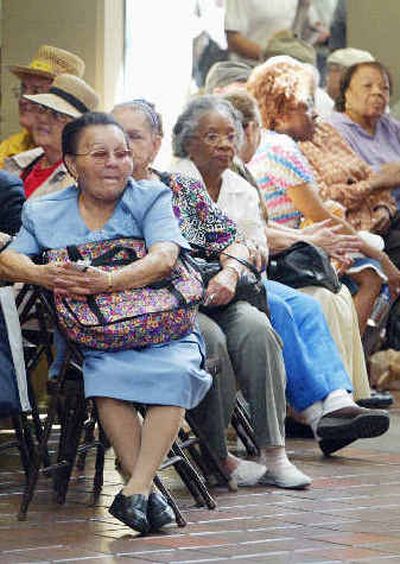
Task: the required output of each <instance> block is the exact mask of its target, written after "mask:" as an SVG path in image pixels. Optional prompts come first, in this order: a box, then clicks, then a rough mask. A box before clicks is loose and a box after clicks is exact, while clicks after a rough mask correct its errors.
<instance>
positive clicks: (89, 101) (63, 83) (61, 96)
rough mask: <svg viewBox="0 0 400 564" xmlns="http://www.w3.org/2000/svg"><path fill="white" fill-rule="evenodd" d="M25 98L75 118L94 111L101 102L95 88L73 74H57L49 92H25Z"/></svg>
mask: <svg viewBox="0 0 400 564" xmlns="http://www.w3.org/2000/svg"><path fill="white" fill-rule="evenodd" d="M23 98H26V100H30V101H31V102H34V103H35V104H40V105H41V106H44V107H45V108H51V109H52V110H55V111H56V112H59V113H60V114H64V115H66V116H70V117H73V118H76V117H79V116H81V115H82V114H84V113H86V112H91V111H93V110H94V109H95V108H96V106H97V104H98V103H99V97H98V95H97V94H96V92H95V91H94V90H93V88H92V87H91V86H89V84H87V83H86V82H85V81H84V80H82V79H81V78H79V77H78V76H74V75H72V74H60V75H59V76H57V77H56V78H55V79H54V82H53V84H52V85H51V88H50V90H49V91H48V92H44V93H43V94H25V95H24V96H23Z"/></svg>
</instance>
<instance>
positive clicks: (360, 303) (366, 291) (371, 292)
mask: <svg viewBox="0 0 400 564" xmlns="http://www.w3.org/2000/svg"><path fill="white" fill-rule="evenodd" d="M351 278H353V279H354V280H355V282H356V283H357V286H358V291H357V293H356V294H355V296H354V298H353V299H354V306H355V308H356V311H357V315H358V324H359V327H360V333H361V335H363V334H364V331H365V328H366V326H367V321H368V318H369V316H370V315H371V311H372V308H373V307H374V303H375V300H376V298H377V297H378V296H379V292H380V291H381V287H382V278H381V277H380V276H378V275H377V273H376V272H375V270H372V268H368V269H366V270H361V272H357V273H352V274H351Z"/></svg>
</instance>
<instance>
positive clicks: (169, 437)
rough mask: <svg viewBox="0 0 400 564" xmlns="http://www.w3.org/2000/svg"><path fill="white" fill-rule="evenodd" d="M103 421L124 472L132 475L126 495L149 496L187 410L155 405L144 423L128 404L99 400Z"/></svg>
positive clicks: (148, 412) (124, 491)
mask: <svg viewBox="0 0 400 564" xmlns="http://www.w3.org/2000/svg"><path fill="white" fill-rule="evenodd" d="M96 405H97V408H98V411H99V416H100V421H101V424H102V425H103V428H104V431H105V433H106V435H107V437H108V439H109V441H110V443H111V445H112V447H113V448H114V451H115V453H116V455H117V457H118V459H119V461H120V463H121V466H122V469H123V470H124V473H126V474H127V475H128V476H130V478H129V481H128V483H127V484H126V486H125V488H124V490H123V493H124V495H126V496H130V495H132V494H137V493H140V494H144V495H146V496H147V495H148V493H149V491H150V489H151V485H152V481H153V478H154V475H155V473H156V471H157V469H158V467H159V466H160V464H161V463H162V461H163V460H164V458H165V456H166V455H167V453H168V451H169V449H170V447H171V445H172V443H173V441H174V440H175V437H176V435H177V432H178V430H179V426H180V424H181V421H182V417H183V414H184V409H182V408H180V407H174V406H151V407H149V408H148V410H147V413H146V416H145V418H144V421H143V424H142V422H141V421H140V419H139V417H138V415H137V413H136V410H134V409H133V408H132V405H131V404H130V403H128V402H124V401H119V400H115V399H111V398H96Z"/></svg>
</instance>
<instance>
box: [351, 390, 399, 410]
mask: <svg viewBox="0 0 400 564" xmlns="http://www.w3.org/2000/svg"><path fill="white" fill-rule="evenodd" d="M393 403H394V398H393V396H392V394H391V393H390V392H388V391H383V392H378V391H377V390H371V397H369V398H364V399H360V400H357V401H356V404H357V405H359V406H360V407H370V408H373V409H374V408H375V409H384V408H385V407H390V406H391V405H393Z"/></svg>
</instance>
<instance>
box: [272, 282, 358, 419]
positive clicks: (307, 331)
mask: <svg viewBox="0 0 400 564" xmlns="http://www.w3.org/2000/svg"><path fill="white" fill-rule="evenodd" d="M265 285H266V288H267V292H268V303H269V306H270V311H271V323H272V327H273V328H274V329H275V331H276V332H277V333H278V335H279V336H280V337H281V339H282V341H283V358H284V362H285V368H286V378H287V385H286V398H287V401H288V403H289V405H290V406H292V407H293V408H294V409H295V410H296V411H303V410H304V409H306V408H307V407H309V406H310V405H312V404H313V403H315V402H317V401H321V400H323V399H324V398H326V396H327V395H328V394H330V393H331V392H333V391H334V390H338V389H343V390H347V391H349V392H350V391H352V384H351V381H350V378H349V375H348V374H347V372H346V369H345V367H344V365H343V362H342V359H341V357H340V354H339V351H338V349H337V347H336V344H335V341H334V340H333V337H332V335H331V333H330V331H329V327H328V325H327V322H326V319H325V317H324V313H323V311H322V308H321V306H320V304H319V303H318V301H317V300H315V299H314V298H311V297H310V296H306V295H305V294H302V293H301V292H299V291H298V290H295V289H293V288H290V287H289V286H285V285H284V284H280V283H279V282H274V281H272V280H266V282H265Z"/></svg>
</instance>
